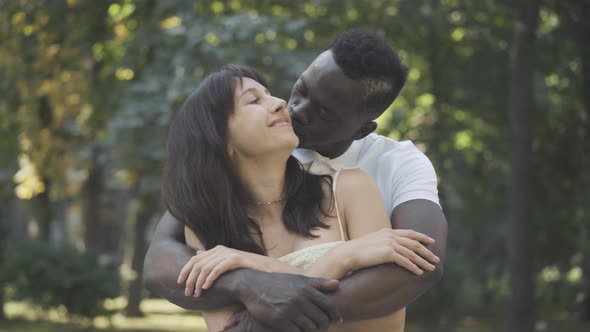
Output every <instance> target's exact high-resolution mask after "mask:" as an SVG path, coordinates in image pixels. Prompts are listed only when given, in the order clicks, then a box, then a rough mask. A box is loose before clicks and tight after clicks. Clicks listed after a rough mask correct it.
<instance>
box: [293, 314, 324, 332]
mask: <svg viewBox="0 0 590 332" xmlns="http://www.w3.org/2000/svg"><path fill="white" fill-rule="evenodd" d="M294 322H295V325H297V327H299V329H300V330H301V331H303V332H315V331H317V330H318V327H317V326H316V324H315V323H314V322H313V321H312V320H311V319H309V317H307V316H306V315H299V316H297V317H296V318H295V320H294Z"/></svg>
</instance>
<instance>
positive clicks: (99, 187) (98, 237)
mask: <svg viewBox="0 0 590 332" xmlns="http://www.w3.org/2000/svg"><path fill="white" fill-rule="evenodd" d="M99 153H100V151H98V149H97V148H93V149H92V156H91V161H90V167H89V170H88V178H87V179H86V182H85V183H84V189H83V191H82V218H83V222H84V245H85V247H86V251H90V252H94V253H96V254H100V253H102V251H103V250H102V249H103V248H102V246H101V243H102V242H103V241H104V237H103V233H104V232H103V227H102V214H101V202H102V192H103V184H104V176H103V173H104V172H103V168H102V165H101V164H100V163H99V162H98V158H99Z"/></svg>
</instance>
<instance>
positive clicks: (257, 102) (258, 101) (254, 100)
mask: <svg viewBox="0 0 590 332" xmlns="http://www.w3.org/2000/svg"><path fill="white" fill-rule="evenodd" d="M248 104H260V98H258V97H255V98H254V99H252V100H250V101H249V102H248Z"/></svg>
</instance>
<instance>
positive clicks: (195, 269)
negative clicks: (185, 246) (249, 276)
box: [179, 245, 249, 297]
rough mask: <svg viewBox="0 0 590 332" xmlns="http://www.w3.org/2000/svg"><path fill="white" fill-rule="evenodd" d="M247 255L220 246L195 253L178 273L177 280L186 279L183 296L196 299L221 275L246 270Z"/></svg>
mask: <svg viewBox="0 0 590 332" xmlns="http://www.w3.org/2000/svg"><path fill="white" fill-rule="evenodd" d="M247 254H249V253H246V252H243V251H240V250H235V249H231V248H227V247H224V246H221V245H220V246H216V247H215V248H213V249H209V250H205V251H203V250H199V251H197V254H196V255H195V256H193V257H192V258H191V259H189V261H188V262H187V263H186V264H185V265H184V267H183V268H182V270H181V271H180V275H179V280H180V279H186V289H185V295H186V296H190V295H194V296H195V297H198V296H200V295H201V292H202V290H203V289H207V288H209V287H211V285H212V284H213V282H215V280H216V279H217V278H219V276H220V275H222V274H223V273H225V272H229V271H232V270H236V269H239V268H247V267H248V266H247V265H248V264H247V261H248V260H247V259H246V255H247Z"/></svg>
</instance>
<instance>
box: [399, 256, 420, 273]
mask: <svg viewBox="0 0 590 332" xmlns="http://www.w3.org/2000/svg"><path fill="white" fill-rule="evenodd" d="M395 263H396V264H397V265H399V266H401V267H403V268H405V269H406V270H408V271H410V272H412V273H414V274H416V275H419V276H420V275H422V274H423V273H424V271H422V270H420V268H419V267H418V266H417V265H416V264H414V263H412V262H411V261H410V260H409V259H407V258H406V257H404V256H403V255H401V254H398V253H395Z"/></svg>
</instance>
